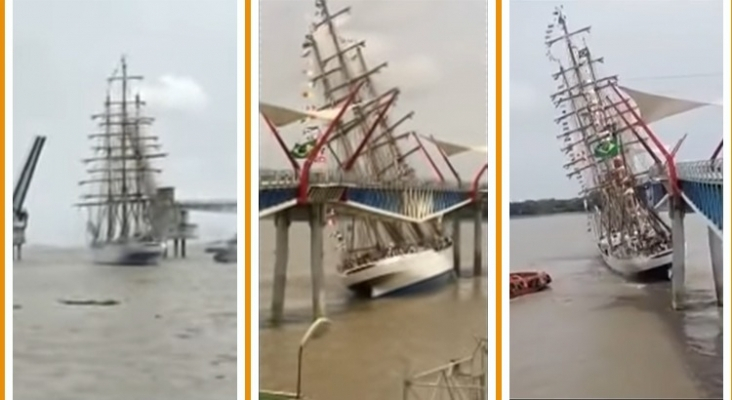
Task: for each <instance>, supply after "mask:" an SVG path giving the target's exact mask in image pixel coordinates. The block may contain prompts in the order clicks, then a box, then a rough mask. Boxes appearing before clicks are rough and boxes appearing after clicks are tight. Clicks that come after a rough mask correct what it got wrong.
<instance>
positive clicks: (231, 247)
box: [205, 236, 237, 263]
mask: <svg viewBox="0 0 732 400" xmlns="http://www.w3.org/2000/svg"><path fill="white" fill-rule="evenodd" d="M236 249H237V241H236V236H234V237H233V238H231V239H229V240H226V241H223V242H216V243H213V244H212V245H210V246H208V247H206V249H205V251H206V253H212V254H213V255H214V256H213V259H214V261H216V262H220V263H235V262H236V261H237V255H236Z"/></svg>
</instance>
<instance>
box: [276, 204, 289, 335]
mask: <svg viewBox="0 0 732 400" xmlns="http://www.w3.org/2000/svg"><path fill="white" fill-rule="evenodd" d="M275 230H276V234H275V269H274V288H273V289H272V322H275V323H278V322H280V321H282V316H283V315H284V313H285V286H286V285H287V258H288V256H289V254H290V214H289V212H288V211H287V210H285V211H282V212H280V213H277V214H276V215H275Z"/></svg>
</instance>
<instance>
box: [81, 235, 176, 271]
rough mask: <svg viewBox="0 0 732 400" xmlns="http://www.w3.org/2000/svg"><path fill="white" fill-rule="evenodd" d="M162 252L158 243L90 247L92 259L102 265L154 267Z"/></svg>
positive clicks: (104, 244) (128, 243)
mask: <svg viewBox="0 0 732 400" xmlns="http://www.w3.org/2000/svg"><path fill="white" fill-rule="evenodd" d="M164 251H165V246H164V245H163V244H162V243H159V242H134V241H131V242H124V243H100V244H96V245H92V259H93V261H94V263H96V264H104V265H155V264H157V263H158V262H159V261H160V258H161V257H162V255H163V252H164Z"/></svg>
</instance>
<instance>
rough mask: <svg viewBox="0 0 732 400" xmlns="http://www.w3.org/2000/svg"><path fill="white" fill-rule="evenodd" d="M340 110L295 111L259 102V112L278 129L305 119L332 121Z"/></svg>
mask: <svg viewBox="0 0 732 400" xmlns="http://www.w3.org/2000/svg"><path fill="white" fill-rule="evenodd" d="M338 111H340V110H339V109H335V108H329V109H325V110H320V111H315V110H313V111H308V110H295V109H292V108H287V107H281V106H276V105H273V104H267V103H262V102H259V112H260V113H262V115H264V116H265V117H267V119H269V120H270V121H271V122H272V124H273V125H274V126H276V127H278V128H279V127H282V126H287V125H290V124H292V123H295V122H298V121H300V120H303V119H320V120H324V121H332V120H334V119H335V118H336V116H338Z"/></svg>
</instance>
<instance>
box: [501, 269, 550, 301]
mask: <svg viewBox="0 0 732 400" xmlns="http://www.w3.org/2000/svg"><path fill="white" fill-rule="evenodd" d="M510 276H511V297H510V298H514V297H518V296H523V295H525V294H529V293H535V292H539V291H541V290H544V289H546V288H547V287H549V284H550V283H551V282H552V277H551V276H549V274H547V273H546V272H541V271H539V272H512V273H511V275H510Z"/></svg>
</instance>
